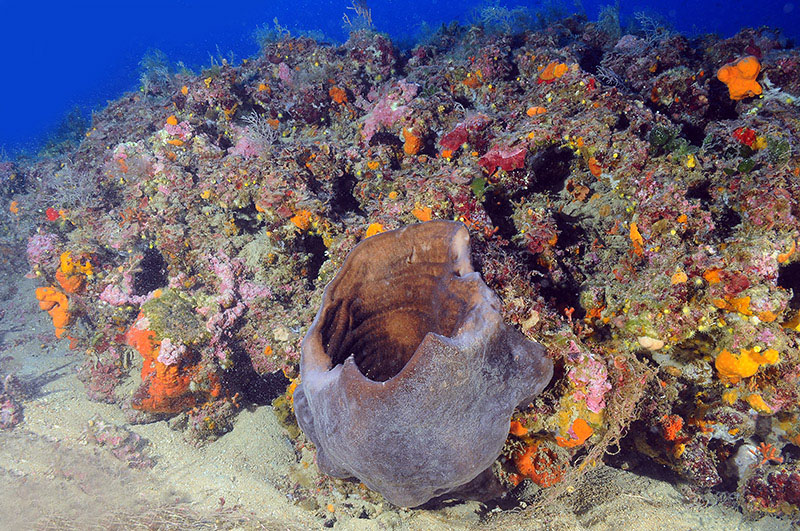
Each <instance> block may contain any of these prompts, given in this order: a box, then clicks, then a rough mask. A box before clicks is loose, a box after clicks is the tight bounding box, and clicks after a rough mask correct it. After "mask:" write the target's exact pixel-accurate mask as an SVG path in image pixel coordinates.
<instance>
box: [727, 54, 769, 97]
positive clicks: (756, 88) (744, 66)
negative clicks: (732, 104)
mask: <svg viewBox="0 0 800 531" xmlns="http://www.w3.org/2000/svg"><path fill="white" fill-rule="evenodd" d="M759 72H761V63H759V62H758V59H756V58H755V57H753V56H752V55H750V56H747V57H742V58H741V59H739V60H738V61H736V62H735V63H730V64H727V65H725V66H723V67H722V68H720V69H719V70H718V71H717V79H719V80H720V81H722V82H723V83H725V84H726V85H727V86H728V94H729V95H730V97H731V99H732V100H743V99H745V98H751V97H753V96H758V95H759V94H761V92H762V91H761V85H759V84H758V81H756V78H757V77H758V73H759Z"/></svg>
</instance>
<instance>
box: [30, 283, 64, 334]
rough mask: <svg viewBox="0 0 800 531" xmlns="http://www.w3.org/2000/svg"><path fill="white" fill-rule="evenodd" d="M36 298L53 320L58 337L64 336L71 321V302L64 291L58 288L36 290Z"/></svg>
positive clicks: (40, 306)
mask: <svg viewBox="0 0 800 531" xmlns="http://www.w3.org/2000/svg"><path fill="white" fill-rule="evenodd" d="M36 298H37V299H38V300H39V308H41V309H42V310H45V311H46V312H47V313H49V314H50V317H52V319H53V326H54V327H55V328H56V337H58V338H60V337H61V336H63V335H64V331H65V328H66V326H67V325H68V324H69V322H70V320H71V317H72V316H71V315H70V313H69V300H68V299H67V296H66V295H65V294H64V292H63V291H60V290H58V289H56V288H36Z"/></svg>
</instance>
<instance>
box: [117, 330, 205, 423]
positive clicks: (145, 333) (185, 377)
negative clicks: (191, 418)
mask: <svg viewBox="0 0 800 531" xmlns="http://www.w3.org/2000/svg"><path fill="white" fill-rule="evenodd" d="M125 341H126V342H127V343H128V345H130V346H132V347H133V348H135V349H136V350H137V351H138V352H139V354H141V355H142V358H144V362H143V364H142V382H143V384H142V387H141V388H140V389H139V390H138V391H137V392H136V394H135V396H134V399H133V403H132V406H133V408H134V409H140V410H142V411H147V412H150V413H180V412H181V411H184V410H186V409H188V408H190V407H192V406H193V405H194V404H195V402H196V397H195V396H194V395H193V394H192V393H191V392H190V389H189V383H190V382H191V380H192V375H193V372H194V369H195V368H194V367H193V366H188V367H187V366H182V365H180V364H178V363H173V364H170V365H167V364H165V363H162V362H161V361H159V359H158V358H159V350H160V341H158V340H157V339H156V335H155V332H153V331H152V330H150V322H149V320H148V319H147V318H146V317H145V316H144V315H142V314H139V317H138V318H137V319H136V321H135V322H134V323H133V325H131V327H130V329H128V331H127V332H126V333H125Z"/></svg>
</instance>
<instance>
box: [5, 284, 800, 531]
mask: <svg viewBox="0 0 800 531" xmlns="http://www.w3.org/2000/svg"><path fill="white" fill-rule="evenodd" d="M35 287H36V284H35V282H34V281H33V280H28V279H22V280H20V282H19V285H18V286H17V287H16V289H7V290H5V291H6V293H9V294H10V298H8V299H6V300H3V301H0V314H2V317H0V370H2V375H3V376H5V374H8V373H11V372H13V373H15V374H16V375H17V376H18V377H19V378H20V379H21V380H22V381H23V382H24V383H26V384H27V385H28V386H29V387H30V388H31V389H32V390H33V391H34V392H33V393H32V396H31V397H30V398H29V399H27V400H25V401H24V402H23V407H24V420H23V422H22V423H20V424H19V425H17V426H16V427H15V428H14V429H13V430H9V431H4V432H0V530H18V529H19V530H24V529H59V530H61V529H66V530H69V529H81V530H82V529H318V528H319V529H321V528H324V527H330V526H333V528H335V529H426V530H440V529H554V530H572V529H576V530H577V529H598V530H600V529H622V528H625V529H633V530H647V529H660V530H683V529H686V530H690V529H703V530H716V529H720V530H722V529H724V530H726V531H732V530H737V529H791V525H790V524H789V523H788V522H785V521H782V520H778V519H775V518H771V517H765V518H762V519H760V520H757V521H751V520H747V519H746V518H745V517H744V516H743V515H742V514H741V513H740V512H739V511H737V510H736V509H734V508H733V507H728V506H726V505H724V504H715V505H702V504H700V503H698V502H697V501H694V502H689V501H687V500H686V499H685V497H684V495H683V494H682V493H681V492H680V491H679V490H678V489H677V488H676V486H675V485H673V484H671V483H668V482H666V481H662V480H658V479H653V478H650V477H645V476H642V475H637V474H633V473H630V472H626V471H622V470H617V469H614V468H610V467H600V468H597V469H595V470H593V471H592V472H590V473H589V474H587V475H586V476H585V479H584V480H583V482H582V483H581V484H579V485H578V486H577V487H576V488H575V489H574V491H573V492H571V493H570V494H568V495H566V496H564V498H563V499H560V500H558V501H557V502H556V503H554V504H552V505H551V506H549V507H548V508H547V509H546V510H544V511H538V512H533V513H532V514H531V511H526V510H525V509H523V508H516V509H513V510H507V509H499V508H495V509H492V508H487V507H486V506H484V505H481V504H479V503H476V502H469V503H452V504H448V505H447V506H446V507H443V508H440V509H438V510H407V509H398V508H395V507H392V506H390V505H389V504H385V503H384V504H382V505H381V506H378V507H373V508H372V509H374V510H373V511H370V512H371V513H372V514H374V515H375V516H374V517H372V518H357V517H351V516H349V515H347V514H341V512H340V513H337V512H336V503H335V500H330V499H326V500H320V503H319V506H320V507H321V509H317V510H309V509H305V508H303V507H301V506H300V505H298V504H295V503H293V502H292V500H291V499H290V498H289V496H287V494H286V492H288V489H287V488H286V486H287V485H288V484H289V483H290V481H291V480H290V476H291V475H292V471H293V470H294V469H296V468H297V466H298V462H299V457H298V456H297V455H296V452H295V449H294V446H293V445H292V443H291V442H290V440H289V438H288V436H287V435H286V433H285V431H284V429H283V428H282V427H281V426H280V424H279V423H278V421H277V419H276V417H275V415H274V414H273V412H272V409H271V408H270V407H269V406H261V407H256V408H253V409H245V410H243V411H241V413H240V414H239V415H238V417H237V419H236V424H235V428H234V429H233V431H231V432H230V433H228V434H226V435H224V436H223V437H222V438H220V439H219V440H217V441H215V442H212V443H209V444H207V445H205V446H203V447H201V448H197V447H194V446H192V445H191V444H189V443H187V442H186V441H185V440H184V439H183V437H182V434H181V432H179V431H175V430H173V429H171V428H170V427H169V425H168V423H167V422H165V421H162V422H155V423H152V424H145V425H133V426H125V427H126V429H129V430H130V431H132V432H134V433H136V434H138V435H139V436H141V437H142V438H144V439H146V440H147V441H149V444H148V447H147V452H148V455H149V456H150V457H152V458H153V459H154V460H155V462H156V464H155V466H153V467H152V468H150V469H145V470H137V469H131V468H129V467H128V466H127V464H126V463H125V462H123V461H121V460H119V459H117V458H115V457H114V456H113V455H112V454H111V453H110V452H109V451H108V450H106V449H104V448H103V447H99V446H97V445H95V444H91V443H89V442H87V438H86V428H87V426H88V425H89V423H90V421H92V420H93V419H94V420H95V421H96V419H101V420H102V421H103V422H106V423H109V424H114V425H117V426H121V425H125V424H126V421H125V416H124V414H123V412H122V410H121V409H120V408H119V406H116V405H110V404H102V403H96V402H91V401H89V400H88V399H87V397H86V393H85V390H84V387H83V384H82V383H81V382H80V381H79V380H78V378H77V376H76V369H77V367H78V366H79V365H80V361H81V359H80V356H81V354H80V353H76V352H72V351H70V350H69V349H68V348H67V342H66V341H54V340H52V339H51V335H52V324H51V323H50V322H49V319H48V317H47V314H46V313H44V312H41V311H39V309H38V306H37V304H36V299H35V298H34V296H33V292H34V290H35ZM329 504H330V505H329ZM330 509H333V511H330Z"/></svg>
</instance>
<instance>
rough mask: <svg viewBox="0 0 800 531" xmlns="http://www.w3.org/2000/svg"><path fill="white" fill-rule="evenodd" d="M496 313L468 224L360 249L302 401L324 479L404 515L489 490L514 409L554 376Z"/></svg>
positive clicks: (311, 335) (343, 278) (309, 354)
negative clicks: (485, 486)
mask: <svg viewBox="0 0 800 531" xmlns="http://www.w3.org/2000/svg"><path fill="white" fill-rule="evenodd" d="M499 308H500V300H499V299H498V297H497V296H496V295H495V294H494V293H493V292H492V291H491V290H490V289H489V288H488V286H486V284H484V282H483V281H482V279H481V278H480V275H479V274H478V273H477V272H475V271H474V270H473V269H472V266H471V264H470V259H469V234H468V232H467V230H466V228H465V227H464V226H463V225H462V224H460V223H456V222H452V221H431V222H428V223H421V224H416V225H410V226H407V227H404V228H402V229H398V230H395V231H390V232H386V233H381V234H378V235H375V236H373V237H372V238H369V239H366V240H364V241H363V242H361V243H360V244H359V245H358V246H356V248H355V249H353V251H351V253H350V254H349V255H348V257H347V258H346V259H345V261H344V263H343V265H342V268H341V270H340V271H339V273H338V274H337V275H336V277H335V278H334V279H333V281H332V282H331V283H330V284H329V285H328V286H327V288H326V289H325V292H324V295H323V300H322V306H321V307H320V310H319V312H318V313H317V316H316V318H315V319H314V322H313V323H312V325H311V328H310V329H309V331H308V334H307V335H306V337H305V339H304V340H303V345H302V357H301V361H300V376H301V384H300V385H299V386H298V387H297V389H296V390H295V393H294V405H295V412H296V414H297V419H298V423H299V425H300V427H301V428H302V429H303V431H304V432H305V433H306V435H307V436H308V437H309V438H310V439H311V440H312V441H313V442H314V444H316V446H317V451H318V454H317V462H318V464H319V467H320V469H321V470H322V471H323V472H324V473H326V474H329V475H332V476H338V477H348V476H355V477H357V478H358V479H360V480H361V481H362V482H364V483H365V484H366V485H367V486H368V487H370V488H372V489H374V490H377V491H378V492H380V493H381V494H383V495H384V496H385V497H386V499H387V500H389V501H390V502H392V503H394V504H397V505H402V506H408V507H414V506H418V505H420V504H422V503H425V502H426V501H428V500H430V499H431V498H434V497H436V496H440V495H443V494H453V495H454V496H458V491H459V489H460V488H461V487H465V486H466V485H467V484H468V483H470V482H472V481H473V480H475V479H476V478H478V476H481V478H479V479H478V481H480V480H481V479H482V478H483V477H485V476H483V475H482V473H484V472H485V471H487V469H488V468H489V466H490V465H491V464H492V462H494V460H495V459H496V458H497V457H498V455H500V452H501V450H502V448H503V444H504V442H505V440H506V437H507V435H508V431H509V425H510V421H511V414H512V413H513V411H514V409H515V408H516V407H517V406H518V405H519V404H527V403H528V402H529V401H530V399H531V398H532V397H533V396H535V395H536V394H538V393H539V392H540V391H541V390H542V389H543V388H544V387H545V385H547V383H548V382H549V381H550V378H551V377H552V373H553V364H552V362H551V361H550V360H549V359H548V358H547V357H546V355H545V350H544V348H543V347H542V346H541V345H540V344H538V343H534V342H532V341H529V340H527V339H526V338H525V337H524V336H523V335H522V334H521V333H520V332H517V331H516V330H514V329H513V328H510V327H508V326H506V325H505V324H504V323H503V320H502V317H501V315H500V312H499ZM471 486H474V483H473V484H472V485H471Z"/></svg>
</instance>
